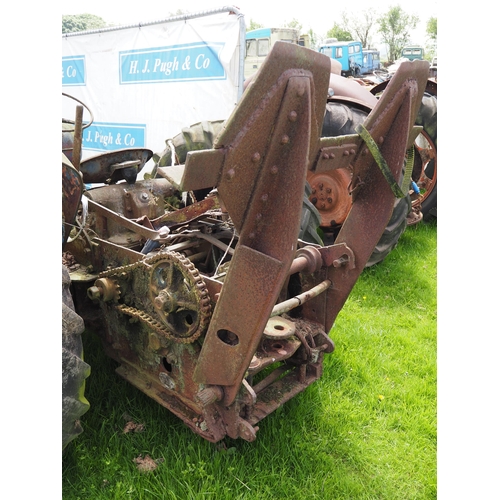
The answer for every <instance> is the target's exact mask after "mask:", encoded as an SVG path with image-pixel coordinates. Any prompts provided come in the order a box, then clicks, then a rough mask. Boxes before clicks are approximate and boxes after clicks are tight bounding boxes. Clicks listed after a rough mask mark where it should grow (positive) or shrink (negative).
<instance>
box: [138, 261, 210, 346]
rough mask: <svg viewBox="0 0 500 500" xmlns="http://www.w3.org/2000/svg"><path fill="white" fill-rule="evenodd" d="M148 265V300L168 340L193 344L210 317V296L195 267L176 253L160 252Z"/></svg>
mask: <svg viewBox="0 0 500 500" xmlns="http://www.w3.org/2000/svg"><path fill="white" fill-rule="evenodd" d="M145 263H147V264H148V266H150V272H149V298H150V300H151V303H152V304H153V306H154V309H155V312H156V314H157V315H158V317H159V318H160V320H161V323H162V326H163V327H164V328H166V330H167V331H168V333H169V335H168V336H169V337H170V338H172V337H173V338H174V340H176V341H178V342H194V341H195V340H196V339H197V338H198V337H199V336H200V335H201V334H202V333H203V332H204V331H205V329H206V328H207V326H208V323H209V322H210V317H211V306H210V296H209V293H208V290H207V287H206V285H205V281H204V280H203V278H202V277H201V275H200V273H199V271H198V269H196V267H195V265H194V264H193V263H192V262H191V261H190V260H189V259H188V258H186V257H184V256H183V255H181V254H179V253H176V252H161V253H159V254H157V255H155V256H153V257H150V258H149V259H146V260H145Z"/></svg>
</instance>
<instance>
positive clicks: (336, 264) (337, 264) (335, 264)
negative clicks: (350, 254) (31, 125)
mask: <svg viewBox="0 0 500 500" xmlns="http://www.w3.org/2000/svg"><path fill="white" fill-rule="evenodd" d="M346 262H347V259H346V258H345V257H340V258H339V259H335V260H334V261H333V262H332V265H333V267H340V266H343V265H344V264H345V263H346Z"/></svg>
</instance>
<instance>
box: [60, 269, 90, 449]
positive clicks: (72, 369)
mask: <svg viewBox="0 0 500 500" xmlns="http://www.w3.org/2000/svg"><path fill="white" fill-rule="evenodd" d="M70 283H71V280H70V277H69V273H68V270H67V269H66V267H65V266H64V265H63V266H62V449H63V451H64V449H65V448H66V446H67V445H68V443H69V442H70V441H72V440H73V439H74V438H75V437H76V436H78V434H80V433H81V432H82V426H81V425H80V420H79V419H80V417H81V416H82V415H83V414H84V413H85V412H86V411H87V410H88V409H89V406H90V405H89V402H88V401H87V400H86V399H85V396H84V390H85V379H86V378H87V377H88V376H89V375H90V366H89V365H88V364H87V363H85V361H83V346H82V337H81V334H82V332H83V330H84V329H85V326H84V324H83V319H82V318H81V317H80V316H79V315H78V314H77V313H76V312H75V307H74V304H73V299H72V297H71V293H70V290H69V288H70Z"/></svg>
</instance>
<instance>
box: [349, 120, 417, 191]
mask: <svg viewBox="0 0 500 500" xmlns="http://www.w3.org/2000/svg"><path fill="white" fill-rule="evenodd" d="M356 132H357V133H358V135H359V136H360V137H361V139H363V141H365V144H366V146H367V147H368V149H369V150H370V153H371V154H372V156H373V159H374V160H375V162H376V163H377V165H378V167H379V168H380V171H381V172H382V175H383V176H384V177H385V180H386V181H387V183H388V184H389V186H390V188H391V191H392V192H393V193H394V196H396V198H404V197H405V196H406V193H408V189H409V187H410V182H411V174H412V171H413V162H414V158H415V148H414V146H412V147H411V148H409V149H408V150H407V151H406V155H407V163H406V170H405V174H404V176H403V182H402V186H401V187H400V186H399V184H398V183H397V182H396V179H394V176H393V175H392V172H391V169H390V168H389V165H387V162H386V161H385V160H384V157H383V156H382V153H381V152H380V149H379V148H378V146H377V143H376V142H375V141H374V140H373V137H372V136H371V135H370V132H368V130H367V129H366V127H365V126H364V125H363V124H361V123H360V124H359V125H358V126H357V127H356Z"/></svg>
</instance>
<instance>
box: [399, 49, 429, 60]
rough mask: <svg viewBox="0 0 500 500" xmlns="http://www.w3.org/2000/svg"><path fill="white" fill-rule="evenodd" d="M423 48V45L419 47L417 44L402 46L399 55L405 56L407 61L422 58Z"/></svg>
mask: <svg viewBox="0 0 500 500" xmlns="http://www.w3.org/2000/svg"><path fill="white" fill-rule="evenodd" d="M424 55H425V54H424V49H423V47H419V46H417V45H411V46H408V47H404V49H403V50H402V51H401V57H405V58H406V59H408V60H409V61H414V60H415V59H420V60H423V59H424Z"/></svg>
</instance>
